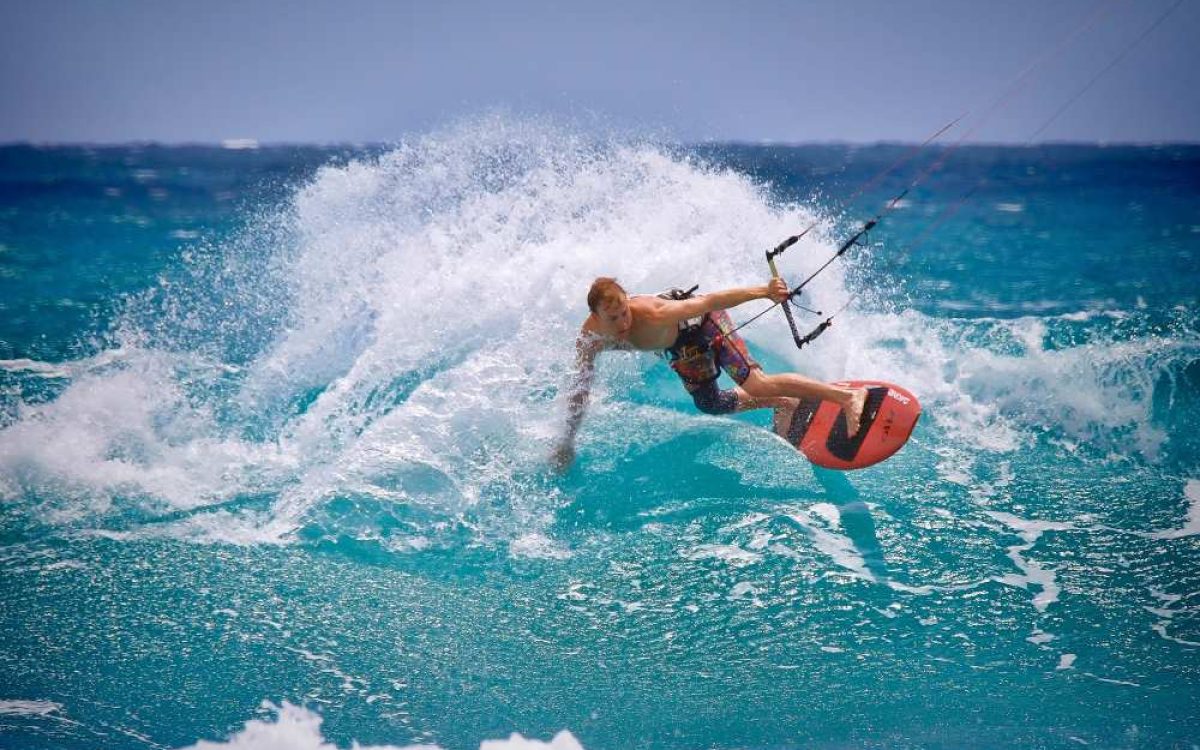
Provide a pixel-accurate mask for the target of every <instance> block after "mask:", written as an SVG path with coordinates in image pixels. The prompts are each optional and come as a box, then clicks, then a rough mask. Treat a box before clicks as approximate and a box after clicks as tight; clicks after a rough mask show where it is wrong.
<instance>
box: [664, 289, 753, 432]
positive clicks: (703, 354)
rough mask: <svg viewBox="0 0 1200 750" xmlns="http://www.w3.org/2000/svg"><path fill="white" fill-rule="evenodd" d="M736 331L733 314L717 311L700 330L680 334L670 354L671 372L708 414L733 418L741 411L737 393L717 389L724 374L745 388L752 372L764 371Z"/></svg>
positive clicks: (693, 329) (709, 314)
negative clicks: (732, 416) (737, 411)
mask: <svg viewBox="0 0 1200 750" xmlns="http://www.w3.org/2000/svg"><path fill="white" fill-rule="evenodd" d="M733 329H734V325H733V321H732V320H730V319H729V313H727V312H725V311H724V310H717V311H715V312H711V313H708V314H706V315H705V316H704V318H703V319H702V320H701V322H700V325H699V326H697V327H694V328H692V329H687V330H682V331H680V332H679V338H678V339H676V341H675V344H674V345H673V346H672V347H671V348H670V349H668V350H667V357H668V359H670V361H671V369H673V370H674V371H675V373H676V374H677V375H679V378H680V379H681V380H682V381H683V387H684V388H686V389H687V391H688V393H690V394H692V400H693V401H695V402H696V408H697V409H699V410H700V411H702V412H704V413H706V414H729V413H730V412H733V411H736V410H737V406H738V399H737V391H736V390H734V389H733V388H729V389H726V390H721V389H720V388H719V387H718V386H717V378H718V377H720V375H721V370H725V372H726V373H728V374H729V377H731V378H733V380H734V382H736V383H737V384H738V385H741V384H742V383H744V382H746V378H748V377H750V371H751V370H752V369H754V368H755V367H759V368H761V365H759V364H758V363H757V362H755V361H754V358H753V357H751V356H750V352H749V351H748V350H747V349H746V342H745V341H743V340H742V337H741V336H739V335H738V334H737V333H735V332H734V330H733Z"/></svg>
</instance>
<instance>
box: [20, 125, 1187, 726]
mask: <svg viewBox="0 0 1200 750" xmlns="http://www.w3.org/2000/svg"><path fill="white" fill-rule="evenodd" d="M905 150H906V149H905V148H904V147H900V146H876V147H858V148H856V147H843V146H800V147H787V146H748V145H706V146H697V147H690V146H678V145H662V144H653V143H638V142H628V141H627V142H621V143H614V142H608V141H596V140H593V139H590V138H588V137H585V136H583V135H581V134H579V133H576V132H572V131H569V130H564V129H561V128H556V127H551V126H545V125H542V124H536V123H529V122H522V121H513V120H507V119H499V118H493V119H485V120H481V121H478V122H474V123H468V124H464V125H461V126H459V127H456V128H451V129H447V130H443V131H439V132H436V133H431V134H428V135H426V136H423V137H418V138H414V139H412V140H410V141H408V142H406V143H403V144H400V145H398V146H396V147H389V148H376V149H353V148H317V147H294V148H264V149H260V150H254V151H230V150H222V149H218V148H203V147H194V148H165V147H151V146H145V147H133V146H130V147H119V148H83V147H80V148H29V147H15V146H13V147H4V148H0V514H2V515H0V518H2V525H0V558H2V559H3V567H2V569H0V570H2V575H3V578H2V581H3V583H2V586H3V592H4V596H3V598H2V600H0V601H2V603H0V626H2V627H3V632H4V633H5V637H4V638H3V640H0V746H3V747H13V748H92V747H113V748H140V747H169V748H175V747H184V746H190V745H193V744H195V743H197V742H200V741H210V742H212V743H217V744H216V745H215V746H217V747H226V746H234V747H266V746H272V745H269V744H268V738H269V737H273V738H274V739H275V740H276V741H277V743H278V744H277V745H275V746H288V747H306V746H307V747H316V746H317V745H318V744H319V743H320V742H325V743H329V744H331V745H336V746H338V747H349V746H351V744H352V743H353V742H357V743H360V744H361V745H365V746H378V745H389V746H405V745H410V744H416V743H429V744H436V745H438V746H440V747H443V748H474V747H477V746H479V743H480V742H481V741H483V740H486V739H489V738H502V737H508V736H509V735H510V734H511V733H513V732H519V733H521V734H522V735H524V736H526V737H530V738H536V739H539V740H543V741H549V740H550V738H551V737H552V736H554V735H555V734H556V733H558V732H559V731H560V730H564V729H565V730H568V731H569V732H570V733H571V734H570V736H566V735H563V736H560V737H559V740H558V745H557V747H560V748H565V747H569V746H571V745H570V744H569V743H570V742H571V740H572V737H573V738H574V739H575V740H577V741H578V743H579V744H580V745H582V746H583V747H585V748H587V749H588V750H603V749H606V748H614V749H615V748H638V747H646V748H680V749H683V748H702V747H703V748H801V747H805V748H807V747H838V748H840V747H881V748H915V747H922V748H925V747H932V748H958V747H1037V748H1056V747H1064V748H1073V747H1079V746H1087V747H1105V748H1109V747H1112V748H1126V747H1128V748H1142V747H1147V748H1158V747H1185V748H1189V747H1195V746H1196V744H1195V743H1197V742H1200V739H1198V738H1200V720H1198V719H1197V716H1200V688H1198V685H1200V683H1198V679H1200V572H1198V571H1200V438H1197V437H1196V434H1195V431H1194V428H1193V425H1194V424H1195V423H1196V421H1197V419H1200V316H1198V314H1197V302H1198V296H1200V292H1198V290H1200V262H1198V260H1197V259H1198V258H1200V147H1194V146H1186V147H1185V146H1166V147H1110V148H1103V147H1098V146H1046V147H1038V148H1007V147H968V148H964V149H960V150H958V151H955V152H953V153H952V154H951V155H950V158H949V159H948V160H947V161H946V164H945V166H944V168H942V169H941V170H940V171H938V172H937V173H936V174H934V175H932V176H931V177H930V178H929V179H927V180H925V181H923V182H922V183H921V184H920V185H919V186H918V188H917V189H916V190H914V191H913V192H912V193H910V195H909V196H907V202H906V203H904V204H902V207H901V208H899V209H897V210H896V211H894V212H892V213H891V214H890V215H889V216H887V217H886V219H885V220H884V222H883V223H882V224H881V225H880V226H879V228H878V229H876V230H875V231H873V232H872V233H871V236H870V244H869V245H868V246H867V247H864V248H858V249H856V250H854V251H852V252H851V253H850V254H848V255H847V256H846V258H845V261H844V262H842V261H839V262H838V263H835V264H834V265H833V266H831V267H830V269H829V271H827V272H826V273H824V274H822V275H821V276H820V277H818V280H817V281H815V282H814V283H813V285H812V286H811V287H810V290H811V293H809V292H806V297H807V299H806V303H807V304H809V305H811V306H814V307H817V308H820V309H824V310H826V311H830V310H834V309H837V308H839V307H841V306H842V305H843V304H845V303H847V302H849V303H850V304H849V307H848V308H847V310H846V311H845V312H844V313H842V314H841V315H840V316H839V317H838V319H837V320H836V321H835V325H834V327H833V328H832V329H831V330H830V331H829V332H828V333H826V334H825V335H824V336H823V337H822V338H821V339H819V340H818V342H817V343H816V344H814V345H813V346H812V347H810V348H808V349H806V350H804V351H803V352H797V351H795V350H794V348H792V345H791V343H790V337H789V336H788V334H787V331H786V326H785V323H784V321H783V320H782V318H781V317H780V316H779V315H777V314H770V315H767V316H765V317H764V318H763V319H761V320H760V321H758V322H756V323H754V324H753V325H751V326H749V327H748V328H746V329H745V331H744V333H745V334H746V337H747V339H748V341H749V342H750V345H751V347H752V349H753V350H754V352H755V353H756V355H758V356H759V358H760V359H761V360H762V361H763V362H764V363H765V364H766V365H767V366H768V367H769V368H771V369H784V368H788V369H797V370H800V371H802V372H805V373H807V374H810V375H813V376H815V377H820V378H823V379H835V378H842V377H873V378H882V379H887V380H892V381H895V382H897V383H901V384H903V385H905V386H906V387H908V388H909V389H911V390H912V391H914V392H915V393H916V394H918V396H919V397H920V398H921V400H922V402H923V404H924V407H925V416H924V417H923V419H922V421H921V423H920V424H919V426H918V428H917V431H916V432H915V433H914V436H913V438H912V440H911V441H910V443H909V445H907V446H906V447H905V448H904V450H903V451H901V452H900V453H899V454H898V455H897V456H895V457H894V458H893V459H891V460H889V461H887V462H885V463H883V464H881V465H879V466H876V467H873V468H871V469H868V470H864V471H861V472H854V473H848V474H840V473H836V472H828V471H824V470H817V469H815V468H813V467H812V466H811V465H809V464H808V463H807V462H806V461H804V460H803V458H802V457H800V456H799V455H798V454H796V452H795V451H794V450H792V449H791V448H790V447H788V446H787V445H785V444H783V443H782V442H781V441H779V440H778V439H776V438H774V437H773V436H772V435H771V434H770V433H769V432H767V431H766V430H765V429H763V427H764V426H766V425H767V415H765V414H751V415H744V416H739V417H737V418H714V417H708V416H704V415H701V414H698V413H696V411H695V410H694V408H693V407H692V406H691V404H690V400H689V399H688V398H687V396H686V394H685V393H684V392H683V391H682V389H681V388H680V387H679V386H678V384H677V382H675V381H674V380H673V375H672V374H671V373H670V371H669V370H668V369H667V368H666V367H665V366H664V365H663V363H662V362H661V361H660V360H657V359H656V358H654V357H653V356H649V355H634V354H612V355H605V358H603V359H602V360H601V362H602V364H601V367H600V377H599V379H598V384H597V389H596V392H595V394H594V398H593V402H592V405H591V409H590V411H589V416H588V418H587V420H586V421H585V423H584V427H583V430H582V431H581V433H580V439H579V444H578V448H579V458H578V461H577V463H576V465H575V466H574V467H573V468H572V470H571V471H570V472H568V473H567V474H566V475H565V476H562V477H559V476H555V475H553V474H551V473H549V472H548V471H547V468H546V465H545V458H546V456H547V455H548V453H549V451H550V449H551V446H552V444H553V441H554V439H555V436H556V434H557V433H558V431H559V430H560V429H561V426H562V422H563V410H564V406H563V403H562V400H561V398H560V394H561V391H562V389H563V387H564V385H565V383H566V382H567V378H568V376H569V363H570V359H571V352H572V347H573V337H574V332H575V330H577V327H578V325H579V322H580V321H581V319H582V316H583V315H584V314H585V312H586V305H585V303H584V300H583V296H584V293H585V291H586V289H587V286H588V284H589V283H590V281H591V279H592V278H593V277H594V276H596V275H601V274H604V275H616V276H618V277H619V278H620V279H621V280H622V282H623V283H624V284H625V285H626V286H627V287H628V288H630V289H631V290H635V291H656V290H659V289H663V288H666V287H670V286H683V285H686V286H690V285H691V284H694V283H699V284H701V285H702V287H703V288H705V289H713V288H718V287H722V286H732V285H743V284H756V283H761V282H762V280H763V279H764V273H765V264H764V263H763V260H762V252H763V251H764V250H765V249H767V248H769V247H771V246H773V245H774V244H775V243H777V242H779V241H780V240H782V239H783V238H784V237H786V236H788V235H790V234H794V233H795V232H797V231H798V230H799V229H802V228H803V227H805V226H807V225H808V224H809V223H810V222H812V221H814V220H816V221H818V229H817V230H815V231H814V232H813V233H812V234H810V235H808V236H807V237H805V239H804V240H802V241H801V243H800V244H798V245H797V246H796V247H794V248H793V249H791V250H789V251H788V253H787V254H786V255H785V256H784V257H783V259H782V263H781V266H782V270H783V271H784V273H785V274H786V275H787V276H788V277H790V278H792V279H795V280H798V279H800V278H803V276H805V275H807V273H809V272H811V270H813V269H815V268H816V267H817V266H818V265H819V264H820V263H821V262H823V261H824V260H825V259H826V258H827V257H828V256H829V254H830V253H831V252H832V249H833V248H835V247H836V245H837V242H838V241H839V239H841V238H843V237H845V236H847V235H848V233H849V232H851V231H853V229H854V228H855V226H856V223H857V222H858V221H861V220H862V219H865V218H868V217H869V216H871V215H873V214H874V213H876V212H877V211H879V210H880V209H881V208H882V207H883V205H884V203H885V202H886V200H887V199H888V198H889V197H890V196H891V195H892V194H894V193H895V192H897V191H898V190H899V189H900V188H902V187H903V186H904V185H905V184H906V183H907V182H909V181H910V180H911V179H912V178H913V177H914V175H916V174H918V173H919V172H920V171H921V170H922V169H923V168H924V167H925V166H927V165H928V164H930V163H932V162H933V161H934V160H935V159H936V158H937V157H938V156H939V155H940V153H941V152H938V151H937V150H936V149H935V150H931V151H929V152H927V153H924V154H921V155H920V156H919V157H918V158H917V160H916V161H914V162H912V163H910V164H907V165H905V166H904V167H903V168H902V169H900V170H899V171H898V173H897V174H894V175H892V176H890V177H889V178H888V179H887V180H885V181H884V182H883V183H882V184H881V185H879V186H878V187H876V188H873V189H872V190H871V191H870V192H869V193H868V194H867V195H864V196H859V197H857V198H855V199H854V200H852V201H849V200H847V199H848V198H849V197H850V196H852V195H853V194H854V192H855V190H856V189H857V188H858V187H859V186H861V185H862V184H863V183H865V182H866V181H867V180H868V179H869V178H870V177H872V176H873V175H874V174H876V173H877V172H878V171H879V170H880V169H882V168H883V167H885V166H886V165H888V164H890V163H892V162H894V161H895V160H896V159H897V158H899V157H900V156H901V155H903V154H904V152H905ZM981 180H983V184H982V186H981V187H979V188H978V189H977V191H976V192H975V193H974V194H973V195H972V196H971V198H970V199H969V200H968V201H966V202H965V203H963V204H962V205H961V206H958V205H956V204H957V203H958V199H959V197H960V196H961V195H962V194H963V193H965V192H966V191H968V190H970V189H972V188H973V187H975V186H977V185H979V184H980V181H981ZM761 308H762V304H761V303H749V304H747V305H745V306H744V307H743V308H739V309H737V310H735V311H734V317H735V319H736V320H739V321H740V320H745V319H747V318H748V317H749V316H750V315H751V314H753V313H755V312H757V311H758V310H760V309H761ZM816 321H817V319H815V318H812V317H811V316H810V317H808V318H806V319H805V323H807V324H809V325H812V324H815V323H816ZM247 722H252V723H251V724H250V725H249V726H247ZM253 722H258V723H257V724H255V723H253ZM306 743H307V744H306ZM518 744H519V743H514V744H513V745H511V747H517V746H518Z"/></svg>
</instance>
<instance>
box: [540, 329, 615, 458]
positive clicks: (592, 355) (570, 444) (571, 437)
mask: <svg viewBox="0 0 1200 750" xmlns="http://www.w3.org/2000/svg"><path fill="white" fill-rule="evenodd" d="M603 350H604V344H603V342H602V341H601V340H600V338H599V337H598V336H596V335H595V334H592V333H590V332H587V331H584V332H581V333H580V334H579V339H578V340H577V341H576V342H575V376H574V377H573V378H571V385H570V386H569V388H570V390H569V392H568V394H567V430H566V433H565V434H564V435H563V437H562V439H561V440H560V441H559V444H558V447H557V448H555V451H554V454H553V455H552V456H551V457H550V461H551V463H552V464H553V466H554V468H555V469H556V470H557V471H564V470H565V469H566V468H567V467H568V466H570V465H571V462H572V461H574V460H575V434H576V433H577V432H579V425H580V423H582V422H583V415H584V413H586V412H587V405H588V397H589V396H590V395H591V392H592V379H593V377H594V375H595V373H596V355H597V354H599V353H600V352H602V351H603Z"/></svg>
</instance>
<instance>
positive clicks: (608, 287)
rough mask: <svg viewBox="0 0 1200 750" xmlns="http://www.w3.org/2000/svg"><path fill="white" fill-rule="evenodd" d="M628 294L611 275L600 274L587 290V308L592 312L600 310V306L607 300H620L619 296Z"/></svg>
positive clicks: (606, 302)
mask: <svg viewBox="0 0 1200 750" xmlns="http://www.w3.org/2000/svg"><path fill="white" fill-rule="evenodd" d="M623 296H628V295H627V294H626V292H625V290H624V289H622V288H621V285H620V284H618V283H617V280H616V279H614V278H612V277H611V276H600V277H599V278H597V279H596V280H595V281H593V282H592V288H591V289H589V290H588V298H587V299H588V309H589V310H591V311H592V312H600V307H601V306H603V305H605V304H608V303H609V302H617V301H620V299H621V297H623Z"/></svg>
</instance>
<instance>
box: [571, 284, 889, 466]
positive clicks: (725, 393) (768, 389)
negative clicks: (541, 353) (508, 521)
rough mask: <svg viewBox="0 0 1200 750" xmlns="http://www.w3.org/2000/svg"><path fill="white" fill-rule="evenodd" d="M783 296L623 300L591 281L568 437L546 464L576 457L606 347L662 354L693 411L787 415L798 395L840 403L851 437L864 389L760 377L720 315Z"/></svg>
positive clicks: (775, 292) (772, 288)
mask: <svg viewBox="0 0 1200 750" xmlns="http://www.w3.org/2000/svg"><path fill="white" fill-rule="evenodd" d="M787 296H788V288H787V284H785V283H784V281H783V280H782V279H779V278H774V279H771V281H770V282H769V283H767V285H766V286H755V287H743V288H738V289H726V290H724V291H720V292H712V293H711V294H703V295H697V296H695V297H691V298H688V299H682V300H668V299H662V298H661V297H655V296H650V295H645V296H642V295H638V296H634V297H630V296H629V295H628V294H626V293H625V290H624V289H622V288H621V286H620V285H619V284H618V283H617V281H616V279H611V278H608V277H601V278H598V279H596V281H595V282H594V283H593V284H592V288H591V289H590V290H589V291H588V307H589V308H590V309H591V311H592V312H591V314H590V315H588V318H587V320H585V321H584V323H583V327H582V329H581V330H580V331H579V339H578V341H577V342H576V344H575V348H576V352H577V358H576V366H577V373H576V375H575V379H574V381H573V382H572V386H571V392H570V395H569V397H568V407H567V433H566V435H565V436H563V438H562V440H561V442H560V443H559V445H558V447H557V448H556V450H555V451H554V455H553V457H552V459H551V460H552V463H553V464H554V466H555V468H557V469H559V470H562V469H565V468H566V467H567V466H569V465H570V464H571V462H572V461H573V460H574V458H575V433H577V432H578V431H579V424H580V422H582V421H583V414H584V411H585V410H586V409H587V401H588V394H589V393H590V391H591V386H592V376H593V373H594V367H595V360H596V355H597V354H599V353H600V352H602V351H605V350H606V349H639V350H646V351H653V350H660V351H666V352H667V355H668V357H669V358H670V359H671V368H672V369H674V370H675V372H676V373H677V374H678V375H679V377H680V378H681V379H682V380H683V385H684V388H686V389H687V390H688V392H689V393H690V394H692V398H693V400H694V401H695V402H696V407H697V408H698V409H700V411H703V412H705V413H708V414H729V413H731V412H735V411H745V410H747V409H761V408H774V409H775V410H776V418H777V420H778V419H779V418H780V414H782V413H789V414H790V412H791V411H792V409H794V408H795V404H796V399H797V398H819V399H822V400H825V401H833V402H834V403H837V404H841V406H842V411H843V412H844V413H845V415H846V426H847V427H848V428H849V430H850V435H854V434H856V433H857V432H858V428H859V418H860V417H861V416H862V410H863V405H864V404H865V403H866V399H867V391H866V389H864V388H854V389H851V388H838V387H837V386H833V385H828V384H826V383H822V382H820V381H817V380H812V379H811V378H806V377H804V376H803V375H798V374H796V373H784V374H779V375H768V374H766V373H764V372H763V371H762V366H761V365H759V364H758V363H757V362H755V361H754V358H753V357H751V356H750V353H749V352H748V351H747V350H746V343H745V342H744V341H743V340H742V337H741V336H739V335H738V334H737V333H735V332H734V331H733V323H732V321H731V320H730V319H729V314H728V313H727V312H725V310H726V309H727V308H730V307H736V306H738V305H740V304H742V303H743V302H749V301H750V300H755V299H770V300H772V301H774V302H782V301H783V300H785V299H787ZM696 318H698V319H700V321H699V323H698V324H697V325H690V326H689V325H687V323H688V321H691V320H692V319H696ZM720 368H724V370H725V371H726V372H727V373H729V375H730V377H732V378H733V379H734V380H735V381H736V382H737V386H735V387H734V388H731V389H728V390H721V389H720V388H718V387H717V377H718V376H719V375H720Z"/></svg>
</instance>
